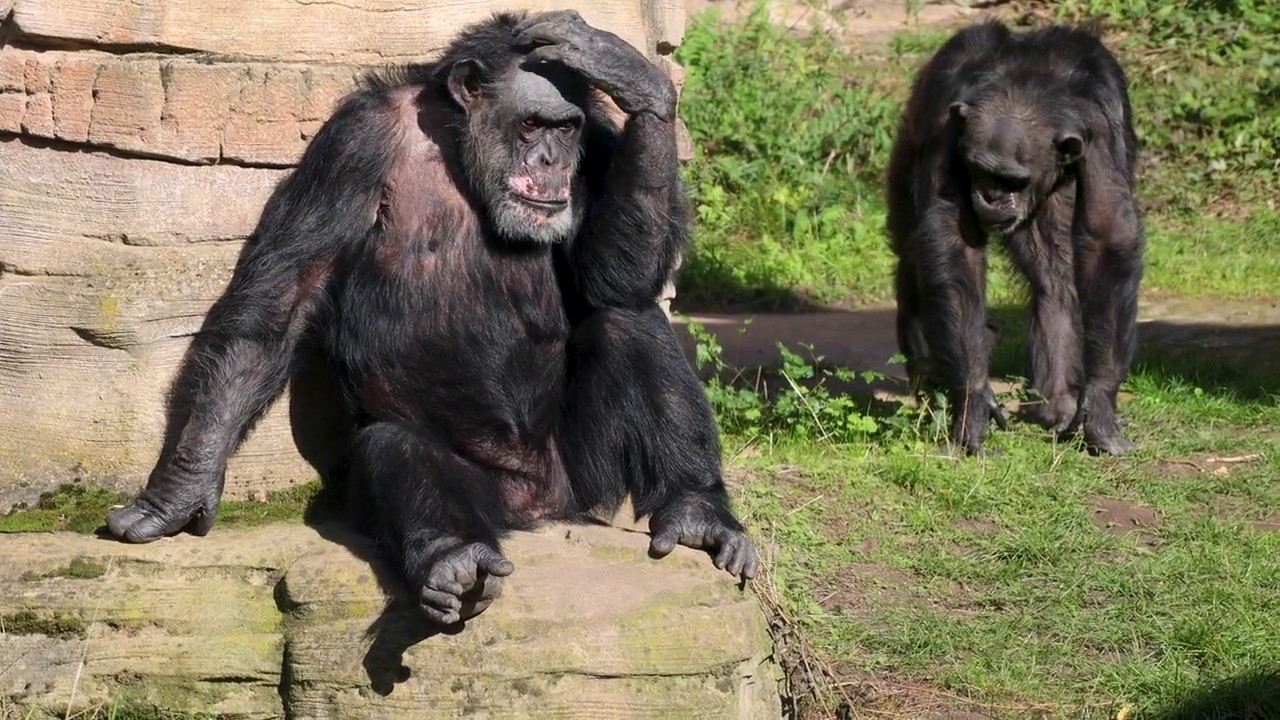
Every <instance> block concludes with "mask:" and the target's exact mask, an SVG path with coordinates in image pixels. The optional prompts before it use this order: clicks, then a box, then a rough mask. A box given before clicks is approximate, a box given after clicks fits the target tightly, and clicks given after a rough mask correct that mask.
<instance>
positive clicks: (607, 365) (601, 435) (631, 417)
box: [560, 304, 759, 578]
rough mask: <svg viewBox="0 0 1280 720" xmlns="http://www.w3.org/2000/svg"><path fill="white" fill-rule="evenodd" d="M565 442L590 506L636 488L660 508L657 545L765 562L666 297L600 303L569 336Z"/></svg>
mask: <svg viewBox="0 0 1280 720" xmlns="http://www.w3.org/2000/svg"><path fill="white" fill-rule="evenodd" d="M565 396H566V403H565V413H564V418H563V425H562V427H561V442H560V448H561V452H562V457H563V458H564V461H565V465H566V468H567V470H568V474H569V478H570V483H571V484H572V485H573V489H574V494H575V496H576V498H577V500H578V502H579V505H580V507H581V509H582V510H584V511H585V510H589V509H590V508H593V507H603V508H605V509H608V510H611V511H612V510H616V508H617V507H618V505H619V504H620V503H621V501H622V498H623V496H624V494H625V493H627V492H629V493H631V496H632V500H633V502H634V503H635V509H636V516H637V517H643V516H645V515H651V518H650V521H649V528H650V531H651V534H652V540H651V544H650V551H651V553H652V554H654V555H656V556H658V557H661V556H664V555H666V554H667V553H669V552H671V551H672V550H673V549H674V548H675V546H676V545H677V544H681V545H687V546H690V547H697V548H706V549H708V550H712V551H715V553H716V555H715V566H716V567H717V568H721V569H724V570H727V571H728V572H730V573H731V574H734V575H741V576H743V577H745V578H751V577H754V576H755V573H756V570H757V569H758V564H759V560H758V558H757V555H756V550H755V547H754V545H753V544H752V543H751V540H750V539H749V538H748V537H747V535H746V533H745V532H744V530H743V527H742V524H741V523H740V522H739V521H738V520H737V518H735V517H734V515H733V512H732V510H731V509H730V504H729V495H728V493H727V491H726V490H725V486H724V481H723V479H722V478H721V474H720V443H719V439H718V435H717V429H716V423H715V417H714V416H713V415H712V411H711V405H710V403H709V402H708V401H707V397H706V395H705V393H704V392H703V390H702V386H701V385H700V384H699V383H698V379H697V376H696V375H695V374H694V371H693V368H692V367H691V366H690V365H689V361H688V360H687V359H686V358H685V357H684V354H683V353H682V352H681V351H680V346H679V343H678V341H677V340H676V335H675V331H674V330H673V329H672V327H671V325H670V323H669V322H668V321H667V318H666V316H665V315H664V314H663V313H662V309H661V308H659V307H658V305H657V304H653V305H650V306H647V307H642V308H639V309H620V308H619V309H597V310H594V311H592V312H591V314H590V315H588V316H587V317H586V318H585V319H583V320H582V321H581V322H580V323H579V324H578V325H577V326H576V327H575V328H574V331H573V335H572V337H571V338H570V341H569V386H568V388H567V389H566V393H565Z"/></svg>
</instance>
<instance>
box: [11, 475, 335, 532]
mask: <svg viewBox="0 0 1280 720" xmlns="http://www.w3.org/2000/svg"><path fill="white" fill-rule="evenodd" d="M130 499H131V498H130V496H129V495H126V494H124V493H118V492H113V491H110V490H104V489H102V488H97V487H92V486H86V485H81V484H79V483H75V484H68V485H64V486H63V487H60V488H58V489H57V490H54V491H52V492H48V493H45V494H44V495H41V496H40V499H39V500H38V501H37V502H36V503H35V505H33V506H31V507H17V508H15V509H14V510H13V511H11V512H10V513H9V514H8V515H0V534H3V533H24V532H57V531H70V532H76V533H84V534H89V533H94V532H97V531H98V530H99V529H101V528H103V527H105V519H106V517H107V512H109V511H110V510H111V508H112V507H113V506H115V505H119V504H122V503H127V502H129V500H130ZM327 502H328V500H326V499H324V497H323V496H322V495H321V487H320V481H319V480H313V481H311V482H308V483H303V484H301V485H295V486H293V487H291V488H286V489H284V490H278V491H275V492H272V493H268V494H267V497H266V500H265V501H256V500H228V501H225V502H223V503H222V507H221V508H219V510H218V527H253V526H256V525H265V524H267V523H273V522H287V521H296V522H301V521H302V520H303V517H304V515H306V514H307V513H314V512H322V511H325V510H328V509H330V508H328V507H327V505H325V503H327Z"/></svg>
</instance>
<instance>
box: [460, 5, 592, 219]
mask: <svg viewBox="0 0 1280 720" xmlns="http://www.w3.org/2000/svg"><path fill="white" fill-rule="evenodd" d="M506 19H507V18H506V16H500V18H499V20H500V21H501V20H506ZM518 20H519V17H518V16H514V15H513V16H511V18H510V19H509V22H498V23H497V27H496V28H495V27H494V26H493V25H489V26H486V27H485V28H483V29H485V30H496V31H497V33H496V34H497V37H496V38H495V37H494V33H492V32H491V33H488V36H487V37H482V38H480V39H478V40H476V41H474V42H473V44H472V45H471V46H470V47H468V46H467V45H465V44H464V45H462V46H461V47H459V48H455V51H454V55H455V58H453V59H451V60H450V59H447V60H446V61H447V62H448V63H449V64H448V65H447V67H446V68H445V70H446V71H447V76H446V82H447V85H448V91H449V95H450V96H451V97H452V98H453V100H454V102H456V103H457V105H458V106H459V107H460V108H461V110H462V112H463V113H464V115H465V122H463V123H460V126H461V138H460V142H461V144H462V162H463V166H464V167H463V171H464V172H465V173H466V174H467V176H468V177H467V179H468V182H469V183H470V185H471V190H472V192H474V193H475V194H476V196H477V199H478V200H479V201H480V202H481V203H482V204H483V205H484V207H485V210H486V212H487V214H488V217H489V221H490V223H492V225H493V227H494V229H495V230H496V231H497V232H498V234H500V235H501V236H503V237H504V238H508V239H512V240H532V241H535V242H544V243H554V242H562V241H565V240H568V239H569V238H571V237H572V236H573V235H574V234H575V233H576V232H577V230H578V227H579V226H580V225H581V221H582V216H583V213H584V211H585V207H584V205H585V202H584V201H585V194H586V189H585V185H584V183H583V179H582V177H581V176H580V174H579V173H578V163H579V160H580V159H581V157H582V139H583V128H584V126H585V124H586V119H587V108H588V98H589V91H590V87H589V85H588V83H587V82H586V81H585V80H584V79H583V78H582V77H581V76H579V75H577V74H576V73H573V72H571V71H569V70H567V69H565V68H563V67H560V66H556V65H551V64H544V63H540V64H537V65H532V66H531V65H529V64H527V63H525V62H524V54H523V53H522V52H520V49H519V48H516V47H514V45H512V43H513V42H514V37H515V36H514V33H512V32H511V30H510V29H509V28H508V25H510V26H513V25H514V23H515V22H516V21H518ZM504 30H505V33H506V34H505V36H503V34H502V32H503V31H504ZM504 40H505V43H504V42H503V41H504ZM485 41H488V42H487V46H486V42H485ZM467 50H472V51H473V52H466V51H467Z"/></svg>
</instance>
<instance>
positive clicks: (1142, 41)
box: [676, 0, 1280, 309]
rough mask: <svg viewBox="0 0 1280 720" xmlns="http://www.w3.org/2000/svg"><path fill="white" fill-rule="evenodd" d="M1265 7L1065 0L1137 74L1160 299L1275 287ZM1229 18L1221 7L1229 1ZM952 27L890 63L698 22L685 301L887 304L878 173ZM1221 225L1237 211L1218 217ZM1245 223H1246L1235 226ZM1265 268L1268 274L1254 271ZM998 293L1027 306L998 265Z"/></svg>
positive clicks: (1279, 27)
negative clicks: (921, 77)
mask: <svg viewBox="0 0 1280 720" xmlns="http://www.w3.org/2000/svg"><path fill="white" fill-rule="evenodd" d="M1268 4H1270V3H1268V2H1265V1H1264V0H1256V1H1252V2H1251V1H1250V0H1238V1H1237V2H1230V3H1229V2H1214V3H1209V2H1203V1H1192V0H1186V1H1184V2H1154V1H1153V2H1136V3H1128V2H1119V1H1115V2H1112V1H1109V0H1096V1H1095V2H1084V1H1083V0H1079V1H1075V0H1073V1H1072V2H1067V3H1061V4H1059V5H1058V6H1057V13H1058V15H1059V16H1060V17H1062V18H1064V19H1066V18H1075V19H1079V18H1082V17H1084V16H1085V15H1086V14H1092V15H1095V16H1103V17H1106V18H1107V19H1108V23H1109V24H1108V27H1113V28H1124V34H1123V35H1117V34H1112V35H1110V36H1108V39H1109V44H1110V45H1111V46H1112V47H1113V48H1114V49H1115V50H1116V51H1117V53H1118V54H1119V56H1120V58H1121V61H1122V62H1123V63H1124V64H1125V66H1126V69H1127V71H1128V72H1129V74H1130V76H1131V80H1132V85H1133V105H1134V112H1135V118H1136V121H1137V125H1138V133H1139V137H1140V140H1141V142H1142V144H1143V147H1142V162H1141V185H1140V188H1139V189H1140V194H1141V197H1142V200H1143V205H1144V208H1145V209H1146V212H1147V224H1148V229H1149V232H1150V242H1149V253H1150V254H1149V262H1150V270H1149V272H1148V275H1147V282H1146V287H1147V289H1148V291H1149V292H1159V293H1163V294H1179V295H1181V294H1187V295H1195V296H1198V297H1237V298H1240V297H1262V296H1275V295H1276V294H1277V293H1280V289H1278V288H1280V285H1278V284H1277V283H1276V282H1275V277H1276V275H1275V271H1276V270H1280V234H1278V233H1277V232H1276V231H1275V230H1276V228H1278V227H1280V207H1277V206H1276V204H1275V197H1276V192H1275V189H1276V187H1277V185H1278V184H1280V145H1278V142H1280V141H1277V140H1276V138H1277V137H1280V112H1277V111H1276V102H1277V97H1278V95H1280V90H1278V89H1277V88H1280V39H1278V38H1280V19H1278V18H1280V16H1278V15H1277V13H1275V12H1274V11H1273V10H1268V9H1266V7H1265V6H1266V5H1268ZM1219 8H1221V9H1219ZM946 37H948V35H947V34H946V33H942V32H938V31H936V30H935V31H928V32H921V33H907V34H903V35H900V36H899V37H898V38H896V39H895V40H894V42H893V43H892V44H891V45H890V47H889V48H887V49H877V50H876V52H877V53H879V54H887V55H888V57H887V58H885V57H875V56H871V55H868V56H859V55H854V54H850V53H849V52H847V51H846V50H845V49H843V48H842V47H841V46H840V43H839V42H838V40H837V38H836V37H834V36H833V35H831V34H829V33H826V32H823V31H821V30H811V31H807V33H806V34H805V35H804V36H800V35H798V34H795V33H789V32H787V30H786V29H785V28H782V27H779V26H776V25H773V24H770V23H769V21H768V15H767V13H766V12H765V11H764V9H763V8H762V7H761V8H757V10H756V11H755V12H753V13H752V14H751V15H749V16H748V17H747V18H745V19H744V20H743V21H742V22H740V23H737V24H733V25H724V24H721V23H720V22H719V21H718V17H717V14H716V13H715V12H707V13H704V14H701V15H699V16H697V17H695V18H694V19H693V20H692V22H691V25H690V28H689V31H688V33H687V35H686V38H685V41H684V43H683V44H682V45H681V47H680V49H679V50H678V52H677V55H676V58H677V60H678V61H679V62H681V63H682V64H684V65H685V66H686V69H687V70H688V77H687V80H686V84H685V90H684V98H683V100H682V102H681V113H682V116H683V118H684V120H685V122H686V123H687V124H688V126H689V130H690V133H691V134H692V136H693V138H694V141H695V143H696V146H697V152H698V156H697V158H696V159H695V160H694V161H693V162H692V163H690V165H689V167H688V170H687V179H688V181H689V185H690V189H691V191H692V192H693V195H694V198H695V204H696V207H697V213H698V221H699V229H698V234H697V239H696V242H695V248H694V251H693V252H692V254H691V256H690V257H689V258H688V260H687V261H686V263H685V269H684V270H683V272H682V276H681V300H679V301H678V302H680V303H681V304H682V306H689V305H696V306H709V305H710V306H719V305H730V306H746V307H751V308H757V309H768V308H794V307H801V306H804V305H806V304H809V303H819V304H826V305H837V306H849V305H858V304H864V303H867V302H872V301H882V300H886V299H888V298H889V297H890V293H891V285H890V281H889V280H890V278H891V276H892V273H891V271H890V269H891V268H892V255H891V253H890V251H889V249H888V245H887V241H886V239H885V235H884V212H885V210H884V201H883V190H882V182H881V181H882V178H883V173H884V168H885V166H886V162H887V157H888V152H889V149H890V147H891V143H892V139H893V132H894V130H895V128H896V123H897V119H898V114H899V112H900V107H901V103H902V102H903V101H904V100H905V99H906V95H907V92H908V81H909V78H910V77H911V74H912V73H914V71H915V69H916V68H918V67H919V65H920V64H921V63H923V62H924V60H925V59H926V57H927V54H928V53H929V52H932V51H933V50H934V49H936V48H937V46H938V45H939V44H940V43H941V42H943V41H944V40H945V39H946ZM1215 215H1222V216H1224V217H1225V218H1226V219H1225V220H1209V221H1206V220H1205V217H1206V216H1215ZM1241 220H1243V221H1244V222H1243V223H1241V222H1240V221H1241ZM1259 263H1261V265H1259ZM996 269H997V271H998V272H997V273H996V277H995V278H994V279H993V286H992V292H991V298H992V300H993V302H1002V301H1006V300H1010V299H1013V298H1016V297H1017V295H1016V292H1017V284H1016V283H1012V282H1011V281H1010V280H1009V273H1008V271H1007V266H1006V264H1005V263H1003V262H997V263H996Z"/></svg>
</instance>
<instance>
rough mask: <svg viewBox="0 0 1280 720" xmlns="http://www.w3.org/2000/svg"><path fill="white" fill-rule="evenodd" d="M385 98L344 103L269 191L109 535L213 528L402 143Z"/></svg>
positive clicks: (144, 536)
mask: <svg viewBox="0 0 1280 720" xmlns="http://www.w3.org/2000/svg"><path fill="white" fill-rule="evenodd" d="M384 104H385V101H384V100H383V99H382V98H380V97H378V96H375V95H372V94H364V93H362V94H360V95H355V96H353V97H351V98H350V99H348V100H347V101H346V102H344V103H343V105H342V106H341V107H340V108H339V109H338V110H337V112H336V113H335V114H334V116H333V118H332V119H331V120H330V121H329V122H328V123H326V124H325V125H324V126H323V127H322V128H321V130H320V131H319V132H318V133H317V134H316V137H315V138H314V140H312V142H311V144H310V145H309V146H308V148H307V150H306V151H305V153H304V154H303V156H302V159H301V161H300V163H299V165H298V167H297V168H296V169H295V170H294V172H292V173H291V174H290V175H289V176H288V177H287V178H286V179H285V180H284V181H283V182H281V183H280V185H279V186H278V187H277V188H276V190H275V192H274V193H273V194H272V196H271V198H270V199H269V200H268V201H267V203H266V206H265V208H264V209H263V213H262V217H261V219H260V220H259V222H258V226H257V228H256V229H255V230H254V233H253V235H252V236H251V237H250V239H249V240H248V241H247V242H246V244H245V247H244V249H243V251H242V252H241V256H240V259H239V262H238V263H237V265H236V269H235V272H234V273H233V275H232V278H231V281H230V283H229V285H228V287H227V289H226V291H225V292H224V294H223V295H222V297H221V298H220V299H219V300H218V302H217V303H216V304H215V305H214V306H213V308H212V309H211V310H210V312H209V314H208V316H207V318H206V319H205V323H204V326H203V328H202V329H201V331H200V333H199V334H198V335H197V336H196V338H195V340H194V341H193V343H192V347H191V349H190V351H189V352H188V353H187V356H186V359H185V360H184V362H183V365H182V367H181V368H180V370H179V374H178V379H177V382H176V384H175V390H176V391H175V393H174V397H175V400H171V402H172V403H174V404H185V405H186V407H177V408H175V409H174V410H175V412H174V413H172V417H171V421H170V422H171V423H173V424H174V426H173V427H170V428H169V431H168V435H169V437H170V441H169V442H168V443H166V445H167V447H166V448H165V449H164V450H163V451H162V452H161V454H160V458H159V460H158V461H157V463H156V466H155V468H154V469H153V470H152V472H151V475H150V477H149V478H148V480H147V486H146V488H145V489H144V490H143V491H142V492H141V494H139V495H138V497H137V498H136V499H135V500H134V502H133V503H132V504H131V505H128V506H125V507H121V508H117V509H115V510H113V511H112V512H111V513H110V514H109V515H108V516H107V526H108V528H109V529H110V530H111V532H112V534H114V535H116V536H117V537H119V538H121V539H124V540H128V541H130V542H147V541H150V540H155V539H157V538H159V537H162V536H164V535H168V534H171V533H174V532H178V531H180V530H182V529H183V528H187V527H188V526H189V527H190V530H191V532H192V533H194V534H196V535H204V534H205V533H207V532H208V531H209V530H210V529H211V528H212V526H213V522H214V518H215V516H216V514H217V512H218V506H219V503H220V500H221V496H222V488H223V483H224V480H225V471H226V465H227V460H228V459H229V458H230V456H231V454H232V453H233V452H234V451H235V450H236V448H237V447H238V445H239V444H240V442H241V441H242V440H243V439H244V437H245V436H246V435H247V433H248V432H249V430H250V429H251V428H252V426H253V425H254V423H255V422H257V420H258V419H259V418H260V417H261V416H262V414H263V413H264V412H265V411H266V410H267V408H268V407H269V406H270V405H271V403H272V402H273V401H274V400H275V399H276V398H278V397H279V396H280V394H281V393H282V392H283V390H284V386H285V383H286V382H287V381H288V378H289V373H290V370H291V366H292V361H293V357H294V352H295V350H296V348H297V345H298V341H299V339H300V338H301V336H302V335H303V333H304V331H305V330H306V328H307V327H308V325H309V323H310V322H311V321H312V319H313V316H314V314H315V310H316V308H317V305H318V301H319V299H320V297H321V295H322V294H323V292H324V291H325V287H326V285H327V283H328V279H329V276H330V273H331V271H332V268H333V265H334V263H335V261H336V260H337V257H338V255H339V253H340V252H341V250H342V247H343V245H344V244H345V243H349V242H351V241H353V240H355V239H358V238H360V237H363V236H364V235H365V234H366V233H367V231H368V230H369V229H370V228H371V227H372V225H373V223H374V221H375V218H376V213H377V210H378V206H379V202H380V198H381V191H382V183H383V178H385V176H386V168H387V167H388V165H389V163H390V159H391V155H392V152H393V150H392V148H393V147H394V143H393V142H392V136H391V133H392V132H393V130H392V128H391V124H390V123H389V122H388V118H389V115H388V113H387V112H386V111H385V108H384V107H382V106H383V105H384ZM183 396H185V398H184V397H183ZM179 398H181V399H179Z"/></svg>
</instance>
